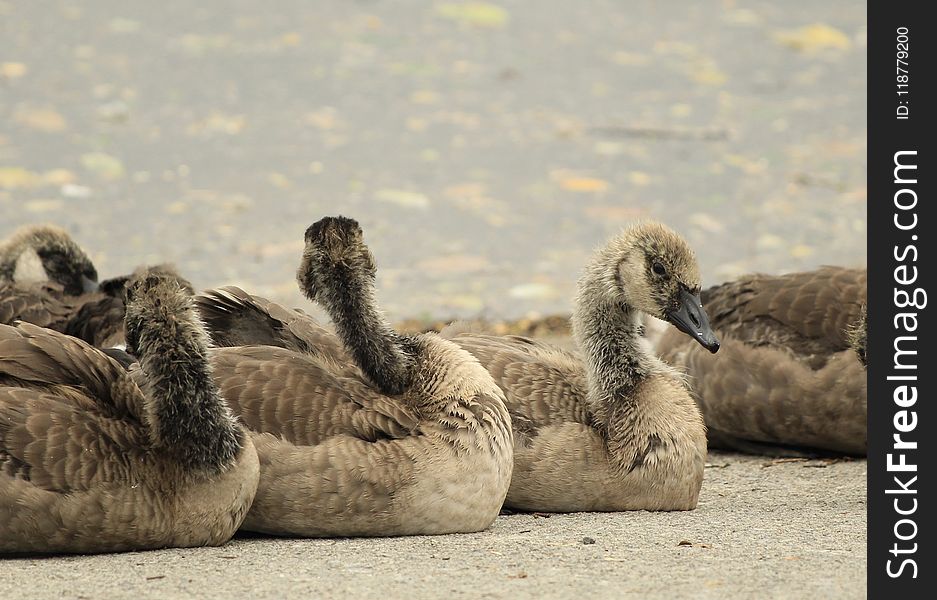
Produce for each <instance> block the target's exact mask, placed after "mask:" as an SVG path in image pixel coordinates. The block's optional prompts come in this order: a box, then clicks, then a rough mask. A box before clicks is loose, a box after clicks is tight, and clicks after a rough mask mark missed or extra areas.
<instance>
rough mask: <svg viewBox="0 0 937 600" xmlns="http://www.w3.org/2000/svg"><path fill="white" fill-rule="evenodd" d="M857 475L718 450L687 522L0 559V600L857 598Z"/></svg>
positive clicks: (524, 523) (669, 516)
mask: <svg viewBox="0 0 937 600" xmlns="http://www.w3.org/2000/svg"><path fill="white" fill-rule="evenodd" d="M865 480H866V462H865V461H864V460H863V461H850V462H841V463H834V464H829V463H827V462H823V461H794V462H776V461H772V460H770V459H765V458H751V457H743V456H739V455H735V454H713V455H711V456H710V466H709V467H708V468H707V469H706V480H705V482H704V484H703V492H702V494H701V496H700V505H699V508H697V509H696V510H695V511H692V512H677V513H648V512H633V513H610V514H596V513H581V514H572V515H553V516H549V517H548V518H544V517H541V516H534V515H511V516H501V517H499V518H498V520H497V521H496V522H495V524H494V526H493V527H492V528H491V529H489V530H488V531H485V532H482V533H478V534H470V535H450V536H439V537H412V538H392V539H383V540H373V539H371V540H369V539H353V540H284V539H273V538H247V537H242V538H238V539H236V540H234V541H233V542H231V543H229V544H228V545H227V546H224V547H221V548H200V549H186V550H163V551H157V552H144V553H128V554H111V555H102V556H89V557H61V558H47V559H16V560H0V597H3V598H10V599H13V598H16V599H23V600H26V599H33V598H35V599H40V598H88V599H96V598H133V599H136V600H140V599H143V598H154V599H159V600H168V599H176V598H196V597H226V598H261V599H262V598H377V599H382V600H386V599H390V598H414V599H423V598H440V597H447V598H505V599H512V600H513V599H527V598H530V599H541V598H713V599H724V598H752V599H758V600H764V599H769V598H797V599H799V598H864V597H865V596H866V575H865V571H866V560H865V541H866V533H865V509H866V502H865V497H866V496H865V494H866V484H865ZM586 538H591V539H592V540H595V543H594V544H588V543H583V542H584V540H585V541H589V540H586Z"/></svg>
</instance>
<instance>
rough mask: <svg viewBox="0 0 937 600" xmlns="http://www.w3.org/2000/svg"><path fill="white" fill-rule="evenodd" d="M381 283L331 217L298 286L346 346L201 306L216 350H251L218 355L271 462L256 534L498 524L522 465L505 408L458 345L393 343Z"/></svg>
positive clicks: (260, 311) (353, 232)
mask: <svg viewBox="0 0 937 600" xmlns="http://www.w3.org/2000/svg"><path fill="white" fill-rule="evenodd" d="M374 274H375V265H374V259H373V257H372V256H371V253H370V251H369V250H368V248H367V246H365V244H364V242H363V239H362V233H361V229H360V228H359V227H358V224H357V223H356V222H355V221H353V220H351V219H346V218H343V217H338V218H326V219H323V220H321V221H319V222H317V223H315V224H313V225H312V226H311V227H310V228H309V229H308V230H307V232H306V248H305V251H304V253H303V260H302V264H301V266H300V268H299V270H298V272H297V278H298V280H299V282H300V288H301V289H302V291H303V292H304V293H305V294H306V295H307V297H309V299H310V300H313V301H315V302H318V303H319V304H321V305H322V306H323V307H324V308H325V309H326V311H327V312H329V314H330V315H331V317H332V320H333V322H334V324H335V327H336V330H337V333H336V334H333V333H331V332H328V331H326V330H325V329H323V328H322V327H320V326H319V325H318V324H316V323H315V322H314V321H313V320H312V319H311V318H310V317H308V316H307V315H305V314H303V313H301V312H298V311H291V310H288V309H285V308H283V307H281V306H279V305H277V304H275V303H272V302H269V301H267V300H264V299H262V298H256V297H253V296H250V295H248V294H246V293H245V292H243V291H242V290H240V289H238V288H223V289H220V290H215V291H211V292H207V293H206V294H205V295H203V296H201V297H199V298H198V299H197V302H198V306H199V310H200V312H201V314H202V315H203V318H204V319H205V321H206V323H207V325H208V327H209V330H210V331H211V332H212V336H213V338H214V339H215V341H216V343H218V344H237V345H239V346H237V347H229V348H219V349H217V350H215V351H214V353H213V355H212V366H213V371H214V376H215V381H216V382H217V384H218V386H219V387H220V388H221V391H222V393H223V395H224V397H225V399H226V400H227V402H228V404H229V405H230V406H231V408H232V409H233V410H234V412H235V413H236V414H238V415H239V416H240V418H241V419H242V421H243V422H244V423H245V424H246V425H247V426H248V427H249V428H250V429H251V431H252V432H253V433H252V436H253V439H254V443H255V445H256V446H257V450H258V453H259V455H260V460H261V483H260V486H259V489H258V494H257V498H256V499H255V501H254V504H253V506H252V507H251V510H250V513H249V514H248V516H247V520H246V521H245V523H244V527H245V529H250V530H254V531H261V532H265V533H274V534H282V535H301V536H315V537H321V536H388V535H410V534H440V533H454V532H470V531H479V530H482V529H485V528H487V527H488V526H489V525H490V524H491V523H492V522H493V521H494V519H495V518H496V516H497V515H498V511H499V509H500V508H501V504H502V502H503V500H504V496H505V493H506V492H507V489H508V485H509V482H510V479H511V464H512V448H511V428H510V418H509V417H508V414H507V411H506V410H505V407H504V398H503V395H502V394H501V392H500V390H499V389H498V387H497V386H496V385H495V384H494V382H493V381H492V379H491V377H490V375H488V373H487V372H485V370H484V369H483V368H482V367H481V366H480V365H479V364H478V362H477V361H476V360H475V359H473V358H472V357H471V356H470V355H469V354H468V353H466V352H465V351H463V350H461V349H460V348H458V347H457V346H455V345H454V344H452V343H450V342H447V341H445V340H443V339H441V338H439V337H438V336H436V335H435V334H423V335H415V336H402V335H399V334H397V333H396V332H395V331H393V330H392V329H391V328H390V327H389V326H388V325H387V324H386V322H385V321H384V319H383V317H382V316H381V315H380V312H379V311H378V309H377V305H376V302H375V300H374V289H373V288H374ZM242 344H269V345H250V346H247V345H242ZM274 346H279V347H274Z"/></svg>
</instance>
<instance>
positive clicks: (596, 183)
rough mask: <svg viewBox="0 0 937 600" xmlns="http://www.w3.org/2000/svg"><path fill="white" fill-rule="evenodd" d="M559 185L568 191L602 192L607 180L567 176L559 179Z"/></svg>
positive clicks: (604, 189) (606, 185)
mask: <svg viewBox="0 0 937 600" xmlns="http://www.w3.org/2000/svg"><path fill="white" fill-rule="evenodd" d="M560 187H562V188H563V189H564V190H567V191H570V192H604V191H606V190H608V182H607V181H605V180H603V179H595V178H594V177H567V178H566V179H562V180H561V181H560Z"/></svg>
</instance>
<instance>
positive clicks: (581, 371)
mask: <svg viewBox="0 0 937 600" xmlns="http://www.w3.org/2000/svg"><path fill="white" fill-rule="evenodd" d="M698 293H699V271H698V267H697V265H696V259H695V257H694V256H693V253H692V251H690V249H689V247H688V246H687V245H686V243H685V242H684V241H683V239H682V238H680V237H679V236H678V235H677V234H676V233H674V232H672V231H670V230H669V229H667V228H665V227H663V226H662V225H658V224H654V223H645V224H641V225H637V226H635V227H632V228H631V229H628V230H626V231H625V232H624V233H623V234H622V235H621V236H619V237H618V238H615V239H613V240H612V241H611V242H610V243H609V244H608V245H607V246H606V247H604V248H602V249H600V250H598V251H597V252H596V254H595V255H594V256H593V258H592V260H591V261H590V263H589V265H588V266H587V268H586V272H585V274H584V275H583V277H582V278H581V279H580V282H579V293H578V297H577V300H576V308H575V311H574V314H573V321H572V325H573V333H574V337H575V339H576V341H577V343H578V345H579V347H580V349H581V351H582V352H583V358H579V357H577V356H576V355H573V354H571V353H569V352H566V351H564V350H561V349H559V348H555V347H552V346H549V345H547V344H543V343H540V342H536V341H533V340H530V339H527V338H523V337H517V336H508V337H498V336H486V335H479V334H471V333H459V332H458V331H457V330H456V329H455V328H454V329H452V330H449V331H448V332H447V331H444V332H443V335H449V336H451V337H452V339H453V341H455V342H456V343H457V344H459V345H460V346H462V347H463V348H465V349H466V350H468V351H469V352H470V353H472V355H474V356H475V357H476V358H478V360H479V361H480V362H481V364H482V365H483V366H484V367H485V368H486V369H488V371H489V372H490V373H491V374H492V376H493V377H494V379H495V382H496V383H497V384H498V385H499V387H500V388H501V389H502V390H503V391H504V394H505V397H506V399H507V405H508V410H509V411H510V413H511V417H512V420H513V424H514V432H515V441H514V455H515V462H514V477H513V479H512V482H511V488H510V491H509V492H508V495H507V499H506V501H505V505H506V506H509V507H511V508H515V509H521V510H537V511H557V512H573V511H615V510H642V509H643V510H689V509H692V508H695V507H696V504H697V500H698V497H699V490H700V486H701V485H702V481H703V468H704V464H705V458H706V435H705V430H704V427H703V421H702V417H701V416H700V413H699V410H698V409H697V407H696V405H695V404H694V402H693V400H692V398H691V397H690V395H689V392H688V390H687V388H686V387H685V385H684V382H683V380H682V378H681V376H680V375H679V374H678V373H677V372H676V371H674V370H673V369H671V368H670V367H668V366H667V365H665V364H664V363H663V362H661V361H660V360H659V359H658V358H657V357H656V356H654V355H653V354H652V353H651V351H650V349H649V347H648V344H647V343H646V341H645V340H644V337H643V335H644V331H643V326H642V325H641V319H642V314H641V313H648V314H652V315H655V316H659V317H661V318H666V319H668V320H671V321H672V322H674V323H675V324H677V325H678V326H679V327H681V329H682V330H684V331H685V332H687V333H689V334H690V335H692V336H693V337H694V338H696V339H697V341H699V343H701V344H703V345H705V346H706V347H707V348H709V349H710V351H713V352H714V351H715V350H716V349H718V342H717V341H716V340H715V338H714V337H712V334H711V332H710V331H709V327H708V325H707V322H706V313H705V312H704V311H703V309H702V307H701V306H700V304H699V298H698V295H697V294H698Z"/></svg>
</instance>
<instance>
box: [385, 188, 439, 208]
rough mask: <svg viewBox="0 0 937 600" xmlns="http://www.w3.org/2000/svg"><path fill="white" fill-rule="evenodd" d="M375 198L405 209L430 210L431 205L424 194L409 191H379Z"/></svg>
mask: <svg viewBox="0 0 937 600" xmlns="http://www.w3.org/2000/svg"><path fill="white" fill-rule="evenodd" d="M374 198H375V200H379V201H380V202H390V203H391V204H396V205H397V206H403V207H404V208H418V209H426V208H429V205H430V201H429V198H427V197H426V196H424V195H423V194H421V193H419V192H410V191H407V190H394V189H385V190H378V191H377V193H375V194H374Z"/></svg>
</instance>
